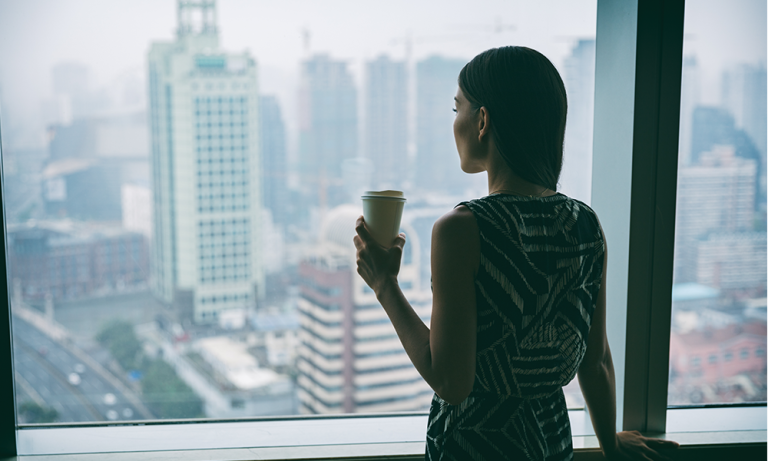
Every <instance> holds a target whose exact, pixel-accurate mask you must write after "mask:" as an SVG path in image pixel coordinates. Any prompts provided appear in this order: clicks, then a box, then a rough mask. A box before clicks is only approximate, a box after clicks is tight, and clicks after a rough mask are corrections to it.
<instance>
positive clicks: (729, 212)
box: [675, 145, 757, 283]
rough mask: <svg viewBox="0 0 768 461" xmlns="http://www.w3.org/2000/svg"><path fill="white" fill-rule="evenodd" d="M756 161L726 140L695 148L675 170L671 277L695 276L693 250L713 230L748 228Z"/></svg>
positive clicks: (729, 231)
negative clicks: (694, 155) (693, 156)
mask: <svg viewBox="0 0 768 461" xmlns="http://www.w3.org/2000/svg"><path fill="white" fill-rule="evenodd" d="M756 171H757V162H756V161H755V160H752V159H745V158H742V157H737V156H736V155H735V148H734V147H733V146H728V145H720V146H714V147H713V149H712V150H710V151H709V152H703V153H701V154H699V156H698V160H697V162H696V163H695V164H694V165H690V166H682V167H681V168H680V171H679V173H678V186H677V218H676V219H677V222H676V224H675V282H676V283H685V282H695V281H696V280H697V275H696V274H697V271H698V268H697V255H696V253H697V251H698V247H699V245H700V244H701V243H700V242H701V241H706V240H707V239H709V238H710V237H712V238H714V237H713V236H714V234H723V233H727V234H736V233H742V232H748V231H752V230H753V227H754V218H755V212H754V210H755V181H756Z"/></svg>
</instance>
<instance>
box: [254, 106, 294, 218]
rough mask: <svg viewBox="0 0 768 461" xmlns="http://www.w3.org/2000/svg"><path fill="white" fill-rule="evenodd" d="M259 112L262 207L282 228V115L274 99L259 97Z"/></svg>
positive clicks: (284, 195) (284, 174)
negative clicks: (266, 209)
mask: <svg viewBox="0 0 768 461" xmlns="http://www.w3.org/2000/svg"><path fill="white" fill-rule="evenodd" d="M259 110H260V112H259V117H260V118H259V121H260V130H259V134H260V138H261V171H262V176H263V182H262V188H263V201H264V207H265V208H268V209H269V210H270V212H271V213H272V220H273V221H274V222H275V223H276V224H281V225H285V224H287V221H288V206H289V204H288V167H287V162H286V149H285V124H284V123H283V115H282V111H281V110H280V104H279V103H278V101H277V98H276V97H274V96H262V97H261V103H260V106H259Z"/></svg>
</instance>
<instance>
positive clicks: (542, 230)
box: [354, 47, 677, 460]
mask: <svg viewBox="0 0 768 461" xmlns="http://www.w3.org/2000/svg"><path fill="white" fill-rule="evenodd" d="M454 100H455V109H454V111H455V112H456V120H455V122H454V124H453V132H454V137H455V139H456V147H457V149H458V152H459V157H460V159H461V169H462V170H463V171H465V172H466V173H479V172H482V171H485V172H487V174H488V195H487V196H486V197H483V198H480V199H478V200H472V201H468V202H463V203H461V204H459V205H458V206H457V207H456V208H454V210H453V211H451V212H449V213H447V214H446V215H444V216H442V217H441V218H440V219H439V220H438V221H437V222H436V223H435V225H434V228H433V232H432V258H431V262H432V287H433V295H434V296H433V306H432V320H431V322H430V327H429V328H428V327H427V326H425V325H424V323H423V322H422V321H421V320H420V319H419V317H418V315H416V313H415V312H414V310H413V309H412V308H411V306H410V305H409V303H408V301H407V300H406V299H405V297H404V296H403V293H402V291H401V290H400V288H399V286H398V283H397V274H398V270H399V268H400V258H401V255H402V251H403V246H404V245H405V235H404V234H400V236H399V237H398V238H397V239H396V241H395V243H394V246H393V247H392V248H391V249H385V248H383V247H381V246H379V245H378V244H376V243H375V241H373V240H372V239H371V237H370V235H369V233H368V230H367V229H366V227H365V223H364V221H363V218H362V217H360V218H359V219H358V222H357V228H356V229H357V234H358V235H357V236H356V237H355V238H354V243H355V246H356V248H357V264H358V273H359V274H360V275H361V276H362V277H363V279H364V280H365V282H366V283H367V284H368V285H369V286H370V287H371V288H372V289H373V290H374V292H375V293H376V296H377V298H378V300H379V301H380V302H381V305H382V306H383V307H384V309H385V310H386V312H387V314H388V315H389V318H390V319H391V321H392V324H393V325H394V327H395V330H396V331H397V334H398V336H399V338H400V340H401V342H402V343H403V346H404V348H405V350H406V352H407V353H408V356H409V357H410V359H411V361H412V362H413V364H414V365H415V367H416V369H417V370H418V371H419V373H420V374H421V376H422V377H424V379H425V380H426V381H427V383H428V384H429V385H430V386H431V387H432V389H434V390H435V396H434V398H433V401H432V406H431V409H430V414H429V423H428V428H427V459H431V460H448V459H451V460H453V459H457V460H459V459H460V460H464V459H486V460H500V459H516V460H517V459H532V460H550V459H552V460H554V459H569V458H570V457H571V456H572V453H573V448H572V443H571V432H570V425H569V420H568V413H567V410H566V405H565V397H564V395H563V391H562V386H564V385H566V384H568V382H569V381H571V379H573V378H574V376H575V375H577V374H578V377H579V383H580V384H581V388H582V392H583V394H584V398H585V400H586V402H587V406H588V407H589V412H590V416H591V417H592V422H593V426H594V428H595V432H596V434H597V437H598V439H599V441H600V446H601V447H602V450H603V453H604V454H605V455H606V456H607V457H608V458H609V459H625V458H627V459H633V458H634V459H661V458H662V457H661V455H660V454H659V453H658V450H659V449H665V448H673V447H676V446H677V444H675V443H674V442H668V441H662V440H657V439H648V438H645V437H643V436H641V435H640V434H639V433H637V432H620V433H618V434H617V433H616V432H615V427H616V424H615V419H616V409H615V389H614V387H615V386H614V376H613V365H612V362H611V354H610V349H609V348H608V343H607V339H606V332H605V311H606V305H605V274H606V260H607V259H606V247H605V238H604V236H603V232H602V229H601V227H600V224H599V221H598V219H597V216H596V215H595V213H594V211H592V209H590V208H589V207H588V206H587V205H585V204H583V203H581V202H579V201H578V200H574V199H571V198H569V197H566V196H565V195H562V194H559V193H557V192H556V188H557V180H558V177H559V175H560V168H561V166H562V151H563V139H564V135H565V119H566V110H567V103H566V96H565V88H564V86H563V82H562V80H561V78H560V76H559V74H558V73H557V70H556V69H555V68H554V66H553V65H552V63H550V62H549V60H548V59H547V58H546V57H544V56H543V55H542V54H540V53H538V52H536V51H534V50H531V49H528V48H524V47H505V48H497V49H491V50H488V51H486V52H484V53H482V54H480V55H478V56H477V57H475V58H474V59H473V60H472V61H471V62H469V63H468V64H467V65H466V66H465V67H464V68H463V69H462V70H461V73H460V74H459V89H458V91H457V93H456V97H455V98H454Z"/></svg>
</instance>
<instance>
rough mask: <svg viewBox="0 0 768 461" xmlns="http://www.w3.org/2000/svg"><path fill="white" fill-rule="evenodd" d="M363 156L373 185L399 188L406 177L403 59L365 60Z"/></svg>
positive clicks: (405, 85)
mask: <svg viewBox="0 0 768 461" xmlns="http://www.w3.org/2000/svg"><path fill="white" fill-rule="evenodd" d="M365 94H366V109H365V112H366V117H365V118H366V129H365V133H366V140H365V144H366V156H367V157H368V158H369V159H371V161H372V162H373V165H374V170H373V171H374V178H373V181H374V187H376V188H378V189H402V184H403V182H404V181H405V180H406V179H407V177H408V171H409V168H408V166H409V165H408V152H407V144H408V139H407V136H408V125H407V123H408V117H407V103H408V79H407V72H406V67H405V62H402V61H400V62H398V61H392V60H391V59H389V57H388V56H380V57H379V58H377V59H376V60H373V61H370V62H368V63H367V64H366V86H365Z"/></svg>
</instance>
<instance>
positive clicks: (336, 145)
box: [299, 54, 358, 208]
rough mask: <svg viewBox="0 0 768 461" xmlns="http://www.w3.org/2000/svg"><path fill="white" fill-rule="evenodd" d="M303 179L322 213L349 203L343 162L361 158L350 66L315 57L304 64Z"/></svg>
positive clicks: (301, 99) (301, 100) (301, 97)
mask: <svg viewBox="0 0 768 461" xmlns="http://www.w3.org/2000/svg"><path fill="white" fill-rule="evenodd" d="M299 105H300V107H299V161H300V164H299V173H300V179H301V185H302V186H303V188H304V192H305V193H306V194H308V196H309V198H310V200H311V201H312V202H314V204H317V205H320V207H321V208H324V207H326V206H334V205H337V204H339V203H343V202H344V201H345V199H346V196H345V195H346V194H345V193H344V185H343V179H342V168H341V165H342V162H343V161H344V160H345V159H349V158H353V157H357V156H358V140H357V90H356V89H355V85H354V82H353V81H352V75H351V74H350V73H349V70H348V69H347V63H346V62H344V61H336V60H333V59H331V58H330V57H329V56H327V55H323V54H320V55H316V56H314V57H312V58H309V59H307V60H305V61H304V62H302V64H301V87H300V90H299Z"/></svg>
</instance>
